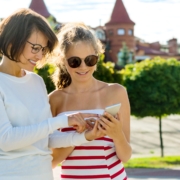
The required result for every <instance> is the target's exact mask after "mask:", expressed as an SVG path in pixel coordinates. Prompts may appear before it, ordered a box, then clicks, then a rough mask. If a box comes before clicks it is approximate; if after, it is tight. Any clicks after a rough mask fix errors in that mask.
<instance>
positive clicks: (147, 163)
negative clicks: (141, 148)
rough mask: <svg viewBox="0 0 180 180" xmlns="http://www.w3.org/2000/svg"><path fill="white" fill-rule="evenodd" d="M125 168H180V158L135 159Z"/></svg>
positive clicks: (126, 164)
mask: <svg viewBox="0 0 180 180" xmlns="http://www.w3.org/2000/svg"><path fill="white" fill-rule="evenodd" d="M124 166H125V168H175V167H180V156H166V157H146V158H133V159H130V160H129V161H128V162H127V163H124Z"/></svg>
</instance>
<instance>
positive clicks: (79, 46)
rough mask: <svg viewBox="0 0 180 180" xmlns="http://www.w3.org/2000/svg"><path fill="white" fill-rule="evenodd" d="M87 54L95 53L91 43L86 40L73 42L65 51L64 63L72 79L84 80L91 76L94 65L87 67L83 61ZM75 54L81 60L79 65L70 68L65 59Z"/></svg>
mask: <svg viewBox="0 0 180 180" xmlns="http://www.w3.org/2000/svg"><path fill="white" fill-rule="evenodd" d="M89 55H96V53H95V50H94V48H93V47H92V45H91V44H89V43H87V42H77V43H75V44H74V45H73V46H72V47H70V49H69V50H68V52H67V53H66V57H65V59H64V64H65V66H66V69H67V71H68V73H69V74H70V76H71V79H72V81H77V82H84V81H88V80H89V79H91V78H92V76H93V73H94V71H95V69H96V65H94V66H91V67H89V66H87V65H86V64H85V62H84V59H85V58H86V57H87V56H89ZM75 56H76V57H79V58H81V60H82V62H81V64H80V66H79V67H77V68H71V67H70V66H69V65H68V62H67V59H69V58H71V57H75Z"/></svg>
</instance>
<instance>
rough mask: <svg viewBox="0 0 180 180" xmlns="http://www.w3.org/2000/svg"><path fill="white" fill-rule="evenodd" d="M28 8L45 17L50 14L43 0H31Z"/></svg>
mask: <svg viewBox="0 0 180 180" xmlns="http://www.w3.org/2000/svg"><path fill="white" fill-rule="evenodd" d="M29 8H30V9H32V10H34V11H35V12H37V13H39V14H41V15H42V16H44V17H45V18H48V17H49V16H50V15H51V14H50V13H49V11H48V9H47V7H46V5H45V3H44V1H43V0H31V3H30V5H29Z"/></svg>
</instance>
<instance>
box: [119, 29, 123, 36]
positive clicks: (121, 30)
mask: <svg viewBox="0 0 180 180" xmlns="http://www.w3.org/2000/svg"><path fill="white" fill-rule="evenodd" d="M117 34H118V35H120V36H122V35H124V34H125V30H124V29H118V30H117Z"/></svg>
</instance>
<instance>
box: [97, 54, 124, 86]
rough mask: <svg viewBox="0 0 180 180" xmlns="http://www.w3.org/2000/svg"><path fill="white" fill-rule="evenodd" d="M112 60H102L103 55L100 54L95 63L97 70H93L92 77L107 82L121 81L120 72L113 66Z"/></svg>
mask: <svg viewBox="0 0 180 180" xmlns="http://www.w3.org/2000/svg"><path fill="white" fill-rule="evenodd" d="M114 66H115V64H114V63H113V62H110V61H108V62H106V63H105V62H104V55H101V56H100V59H99V62H98V64H97V70H96V71H95V72H94V77H95V78H96V79H98V80H101V81H104V82H109V83H119V84H120V83H121V73H120V71H118V70H116V69H115V68H114Z"/></svg>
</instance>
